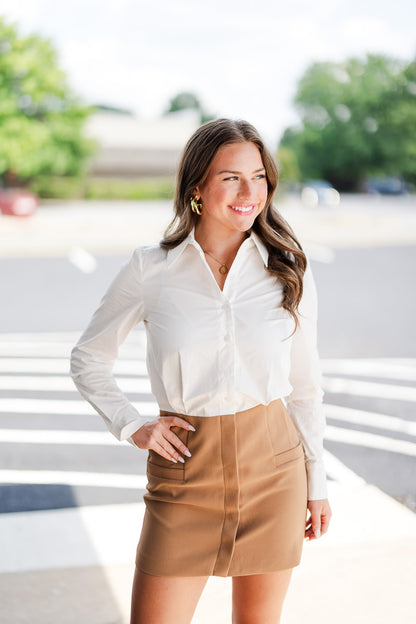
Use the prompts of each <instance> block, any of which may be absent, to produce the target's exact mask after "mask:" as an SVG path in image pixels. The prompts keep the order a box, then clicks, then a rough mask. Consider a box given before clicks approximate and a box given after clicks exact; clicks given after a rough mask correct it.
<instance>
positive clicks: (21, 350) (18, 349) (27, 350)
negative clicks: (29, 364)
mask: <svg viewBox="0 0 416 624" xmlns="http://www.w3.org/2000/svg"><path fill="white" fill-rule="evenodd" d="M74 346H75V342H73V343H72V344H67V345H64V344H62V343H53V342H51V343H44V342H38V343H37V342H30V343H27V344H25V343H23V342H17V343H8V342H0V357H9V356H17V355H21V356H24V357H39V356H40V355H41V356H42V357H62V358H67V359H69V357H70V354H71V350H72V348H73V347H74ZM143 349H144V346H143V345H137V346H135V347H131V346H126V347H124V348H123V349H122V351H121V353H120V356H121V357H124V358H129V359H134V358H135V357H137V355H138V354H139V353H140V352H142V351H143Z"/></svg>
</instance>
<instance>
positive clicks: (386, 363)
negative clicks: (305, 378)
mask: <svg viewBox="0 0 416 624" xmlns="http://www.w3.org/2000/svg"><path fill="white" fill-rule="evenodd" d="M321 368H322V372H323V373H326V374H329V373H332V374H340V375H342V374H344V375H353V376H354V377H357V376H358V377H359V376H366V377H379V378H380V377H381V378H385V379H395V380H400V381H416V359H382V358H375V359H348V358H346V359H339V360H336V359H325V358H322V359H321Z"/></svg>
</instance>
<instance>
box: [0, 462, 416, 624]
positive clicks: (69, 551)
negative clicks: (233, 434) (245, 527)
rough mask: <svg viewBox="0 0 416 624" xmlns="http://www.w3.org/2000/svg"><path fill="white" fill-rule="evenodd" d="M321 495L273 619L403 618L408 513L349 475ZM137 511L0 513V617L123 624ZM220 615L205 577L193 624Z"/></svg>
mask: <svg viewBox="0 0 416 624" xmlns="http://www.w3.org/2000/svg"><path fill="white" fill-rule="evenodd" d="M329 463H330V462H329ZM329 497H330V501H331V505H332V508H333V513H334V517H333V520H332V525H331V529H330V532H329V533H327V534H326V535H325V536H323V537H322V538H321V539H320V540H318V541H315V542H305V544H304V551H303V557H302V562H301V565H300V566H299V567H297V568H295V571H294V575H293V579H292V583H291V586H290V589H289V594H288V597H287V600H286V604H285V608H284V615H283V618H282V624H299V622H306V621H307V622H309V624H351V622H354V624H373V623H374V624H376V623H377V624H392V622H399V623H400V624H413V623H414V621H415V612H416V594H415V591H414V582H415V581H414V579H415V578H416V515H415V514H413V513H412V512H411V511H409V510H408V509H407V508H405V507H404V506H402V505H400V504H399V503H397V502H395V501H394V500H393V499H391V498H390V497H388V496H386V495H385V494H383V493H382V492H380V490H378V489H377V488H375V487H374V486H371V485H368V484H366V483H364V482H363V481H362V480H361V479H359V478H352V479H351V481H350V483H349V484H348V483H347V482H344V483H342V484H340V483H338V482H336V481H330V483H329ZM143 508H144V507H143V504H142V503H139V504H134V505H114V506H103V507H89V508H81V509H75V510H74V509H63V510H59V511H41V512H28V513H19V514H4V515H3V516H0V552H2V557H1V564H0V572H1V573H0V595H1V600H0V621H1V622H2V623H3V624H26V623H30V624H128V622H129V619H128V613H129V605H130V589H131V581H132V577H133V570H134V564H133V560H134V552H135V547H136V543H137V538H138V535H139V532H140V525H141V519H142V514H143ZM114 526H122V527H123V531H122V532H121V533H122V534H121V535H120V536H119V537H116V536H115V532H114V530H113V528H114ZM110 536H111V537H110ZM230 613H231V580H230V579H223V578H215V577H212V578H210V579H209V581H208V584H207V586H206V588H205V590H204V593H203V595H202V598H201V601H200V603H199V605H198V608H197V612H196V614H195V617H194V620H193V623H194V624H229V623H230V621H231V619H230Z"/></svg>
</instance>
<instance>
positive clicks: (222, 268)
mask: <svg viewBox="0 0 416 624" xmlns="http://www.w3.org/2000/svg"><path fill="white" fill-rule="evenodd" d="M204 253H206V254H207V256H211V258H213V259H214V260H215V262H218V264H220V265H221V266H220V268H219V269H218V270H219V272H220V273H221V275H225V274H226V273H228V267H227V265H226V264H225V263H224V262H221V261H220V260H217V258H215V257H214V256H213V255H212V254H210V253H209V251H204Z"/></svg>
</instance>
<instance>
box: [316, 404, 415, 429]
mask: <svg viewBox="0 0 416 624" xmlns="http://www.w3.org/2000/svg"><path fill="white" fill-rule="evenodd" d="M324 412H325V415H326V416H327V417H328V418H334V419H336V420H344V421H346V422H350V423H354V424H358V425H368V426H370V427H377V428H379V429H388V430H389V431H398V432H399V433H406V434H407V435H416V422H414V421H411V420H405V419H404V418H398V417H397V416H388V415H387V414H378V413H376V412H366V411H364V410H357V409H354V408H352V407H341V406H340V405H329V404H328V403H325V404H324Z"/></svg>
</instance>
